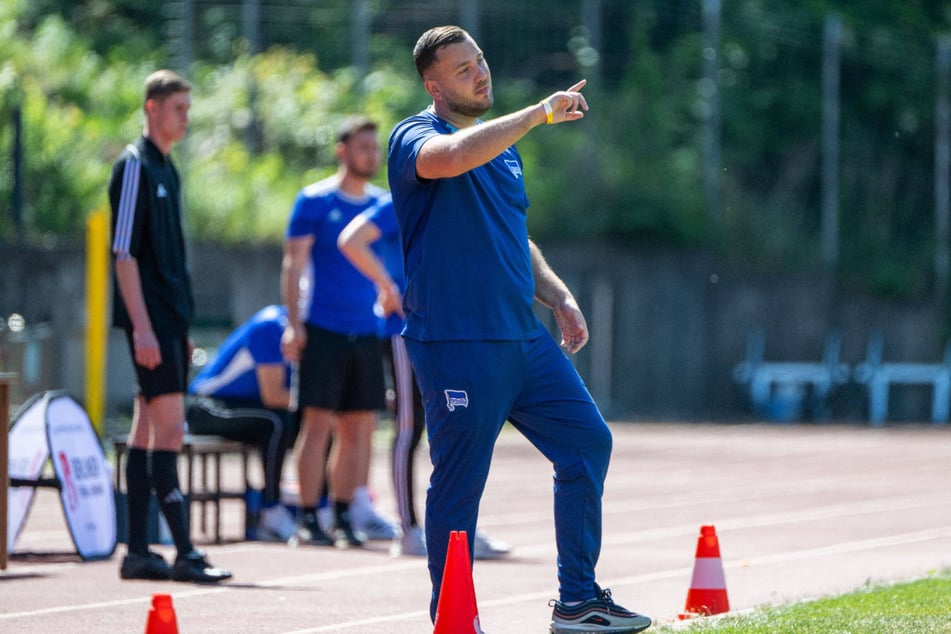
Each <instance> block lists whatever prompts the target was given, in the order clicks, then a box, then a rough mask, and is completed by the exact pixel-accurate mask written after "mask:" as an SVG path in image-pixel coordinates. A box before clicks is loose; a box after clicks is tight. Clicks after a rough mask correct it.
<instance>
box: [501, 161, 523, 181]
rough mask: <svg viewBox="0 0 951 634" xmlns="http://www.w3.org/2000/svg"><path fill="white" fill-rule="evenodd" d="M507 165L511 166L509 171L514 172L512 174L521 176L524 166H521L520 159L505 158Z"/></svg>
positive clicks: (516, 176)
mask: <svg viewBox="0 0 951 634" xmlns="http://www.w3.org/2000/svg"><path fill="white" fill-rule="evenodd" d="M505 165H506V166H507V167H508V168H509V171H510V172H512V176H514V177H515V178H519V177H521V175H522V168H521V167H520V166H519V164H518V161H515V160H513V159H505Z"/></svg>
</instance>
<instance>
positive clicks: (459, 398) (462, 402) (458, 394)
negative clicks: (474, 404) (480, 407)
mask: <svg viewBox="0 0 951 634" xmlns="http://www.w3.org/2000/svg"><path fill="white" fill-rule="evenodd" d="M444 392H445V394H446V407H448V408H449V411H450V412H454V411H456V408H457V407H465V408H467V409H468V407H469V395H468V394H466V391H465V390H444Z"/></svg>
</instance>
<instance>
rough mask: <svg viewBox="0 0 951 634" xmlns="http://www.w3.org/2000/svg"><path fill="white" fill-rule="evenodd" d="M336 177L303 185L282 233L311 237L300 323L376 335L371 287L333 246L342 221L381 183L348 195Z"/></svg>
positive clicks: (374, 196)
mask: <svg viewBox="0 0 951 634" xmlns="http://www.w3.org/2000/svg"><path fill="white" fill-rule="evenodd" d="M338 183H339V180H338V178H337V176H331V177H330V178H326V179H324V180H322V181H319V182H317V183H314V184H312V185H308V186H307V187H305V188H304V189H303V190H301V192H300V194H298V196H297V199H296V200H295V201H294V206H293V208H292V209H291V217H290V221H289V223H288V226H287V232H286V234H285V235H286V237H287V238H301V237H305V236H312V237H313V239H314V244H313V248H312V249H311V253H310V271H309V272H308V274H307V275H306V277H305V280H306V283H307V286H308V287H309V288H308V289H306V290H303V289H302V296H301V297H302V301H303V304H304V305H303V306H302V308H301V315H302V316H303V320H304V322H306V323H308V324H311V325H313V326H319V327H320V328H323V329H325V330H330V331H331V332H336V333H339V334H343V335H376V334H377V321H378V320H377V317H376V315H374V314H373V303H374V302H375V301H376V288H375V287H374V285H373V282H372V281H370V280H369V279H367V278H366V277H365V276H364V275H363V274H362V273H361V272H360V271H358V270H357V269H356V268H354V266H353V265H352V264H351V263H350V261H349V260H348V259H347V258H346V257H344V255H343V254H342V253H341V252H340V249H338V248H337V236H339V235H340V232H341V231H342V230H343V228H344V227H346V226H347V223H348V222H350V221H351V220H353V219H354V218H355V217H356V216H357V215H358V214H360V213H361V212H362V211H364V210H366V209H368V208H370V207H372V206H373V205H375V204H376V203H377V201H378V200H379V198H380V196H382V195H383V194H384V191H383V189H382V188H379V187H376V186H375V185H371V184H368V185H367V187H366V195H364V196H363V197H361V198H354V197H352V196H348V195H347V194H345V193H343V192H342V191H340V188H339V187H338Z"/></svg>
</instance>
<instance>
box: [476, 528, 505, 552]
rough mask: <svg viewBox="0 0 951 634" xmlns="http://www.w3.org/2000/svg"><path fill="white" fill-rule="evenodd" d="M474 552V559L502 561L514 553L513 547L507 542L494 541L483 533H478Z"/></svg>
mask: <svg viewBox="0 0 951 634" xmlns="http://www.w3.org/2000/svg"><path fill="white" fill-rule="evenodd" d="M472 550H473V553H472V557H473V558H474V559H500V558H502V557H506V556H508V554H509V553H510V552H512V546H511V545H509V544H507V543H506V542H503V541H499V540H497V539H492V538H491V537H489V536H488V535H486V534H485V533H483V532H482V531H476V536H475V545H474V546H473V549H472Z"/></svg>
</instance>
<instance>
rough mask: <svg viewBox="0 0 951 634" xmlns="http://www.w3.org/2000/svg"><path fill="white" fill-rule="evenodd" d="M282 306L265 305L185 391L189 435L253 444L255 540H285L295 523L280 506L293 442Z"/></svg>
mask: <svg viewBox="0 0 951 634" xmlns="http://www.w3.org/2000/svg"><path fill="white" fill-rule="evenodd" d="M286 325H287V311H286V309H285V308H284V307H283V306H276V305H275V306H266V307H264V308H262V309H261V310H259V311H258V312H257V313H255V314H254V315H253V316H252V317H251V318H250V319H249V320H248V321H246V322H245V323H243V324H242V325H241V326H239V327H238V328H237V329H236V330H235V331H234V332H233V333H231V335H229V336H228V338H227V339H225V341H224V342H223V343H222V344H221V347H220V348H218V352H217V354H216V355H215V356H214V358H213V359H212V360H211V361H210V363H208V364H207V365H205V367H204V368H202V370H201V372H199V373H198V375H197V376H195V378H194V379H193V380H192V382H191V384H190V385H189V386H188V410H187V415H186V418H187V420H188V431H189V432H190V433H192V434H210V435H215V436H222V437H224V438H230V439H232V440H238V441H241V442H244V443H248V444H253V445H256V446H258V447H259V448H260V450H261V462H262V465H263V466H264V491H263V496H262V497H263V506H262V509H261V516H260V521H259V524H258V530H257V535H258V538H259V539H266V540H280V541H287V539H289V538H290V537H291V536H292V535H293V534H294V529H295V522H294V518H293V516H292V515H291V513H290V511H288V510H287V509H286V508H285V507H284V506H283V505H281V504H280V495H281V473H282V471H283V466H284V458H285V456H286V454H287V451H288V449H289V448H290V447H291V446H293V444H294V439H295V438H296V437H297V418H296V415H295V414H294V412H293V411H292V410H293V409H295V408H294V403H293V401H292V396H291V390H290V384H291V383H290V376H291V368H290V365H289V364H288V363H287V362H286V361H285V360H284V357H283V356H282V354H281V334H282V333H283V332H284V327H285V326H286Z"/></svg>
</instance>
